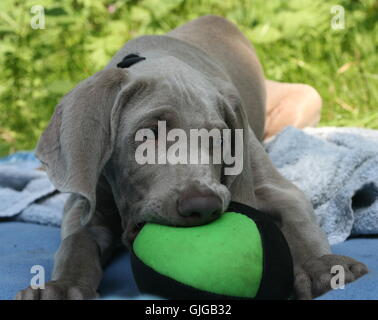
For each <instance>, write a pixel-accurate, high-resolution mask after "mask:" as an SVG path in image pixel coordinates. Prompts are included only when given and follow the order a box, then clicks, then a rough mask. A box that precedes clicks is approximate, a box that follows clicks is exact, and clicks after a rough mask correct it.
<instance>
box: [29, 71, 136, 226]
mask: <svg viewBox="0 0 378 320" xmlns="http://www.w3.org/2000/svg"><path fill="white" fill-rule="evenodd" d="M127 82H128V73H127V70H125V69H117V68H110V69H106V70H102V71H100V72H98V73H96V74H94V75H93V76H91V77H89V78H88V79H86V80H84V81H82V82H81V83H80V84H79V85H78V86H77V87H76V88H75V89H73V90H72V91H71V92H69V93H68V94H67V95H66V96H64V98H63V99H62V101H61V102H60V103H59V105H58V106H57V108H56V110H55V112H54V114H53V116H52V119H51V121H50V124H49V125H48V127H47V128H46V130H45V131H44V132H43V134H42V136H41V138H40V140H39V143H38V146H37V150H36V155H37V157H38V158H39V159H40V160H41V162H42V163H43V164H44V165H45V167H46V168H47V173H48V175H49V178H50V180H51V181H52V183H53V184H54V185H55V187H56V188H57V189H58V190H60V191H62V192H72V193H78V194H81V195H82V196H84V197H85V198H86V199H87V200H88V203H87V204H88V206H87V208H85V213H83V216H82V217H81V219H82V223H83V224H85V223H87V222H88V221H89V220H90V219H91V217H92V215H93V212H94V210H95V206H96V185H97V181H98V179H99V176H100V174H101V171H102V169H103V167H104V165H105V164H106V162H107V161H108V160H109V158H110V156H111V154H112V150H113V142H114V139H115V135H116V128H117V125H118V119H119V112H120V109H121V107H122V104H123V103H124V101H125V99H127V96H128V94H129V93H130V90H127V86H125V85H126V83H127Z"/></svg>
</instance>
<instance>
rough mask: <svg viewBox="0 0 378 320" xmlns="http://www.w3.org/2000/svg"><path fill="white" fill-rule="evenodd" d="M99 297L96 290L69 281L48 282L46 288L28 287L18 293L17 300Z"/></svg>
mask: <svg viewBox="0 0 378 320" xmlns="http://www.w3.org/2000/svg"><path fill="white" fill-rule="evenodd" d="M97 297H99V295H98V293H97V292H96V291H95V290H92V289H90V288H89V287H85V286H82V285H79V284H76V285H75V284H74V283H72V282H68V281H59V280H58V281H50V282H47V283H46V285H45V288H44V289H33V288H31V287H28V288H26V289H24V290H22V291H20V292H18V293H17V295H16V297H15V299H16V300H86V299H94V298H97Z"/></svg>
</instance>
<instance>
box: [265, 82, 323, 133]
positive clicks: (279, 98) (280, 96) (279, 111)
mask: <svg viewBox="0 0 378 320" xmlns="http://www.w3.org/2000/svg"><path fill="white" fill-rule="evenodd" d="M265 85H266V90H267V103H266V105H267V106H266V123H265V132H264V139H267V138H269V137H271V136H273V135H275V134H277V133H278V132H280V131H281V130H282V129H284V128H285V127H286V126H288V125H291V126H294V127H296V128H304V127H309V126H315V125H316V124H317V123H318V122H319V120H320V111H321V108H322V99H321V97H320V95H319V93H318V92H317V91H316V90H315V89H314V88H313V87H311V86H309V85H305V84H300V83H280V82H275V81H270V80H266V81H265Z"/></svg>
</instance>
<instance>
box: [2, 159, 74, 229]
mask: <svg viewBox="0 0 378 320" xmlns="http://www.w3.org/2000/svg"><path fill="white" fill-rule="evenodd" d="M39 166H40V163H39V161H38V160H37V159H36V158H35V156H34V154H33V153H31V152H19V153H15V154H13V155H11V156H9V157H7V158H3V159H1V160H0V218H8V219H9V218H13V219H14V220H19V221H26V222H34V223H39V224H44V225H53V226H60V223H61V220H62V214H63V207H64V203H65V201H66V199H67V197H68V194H63V193H59V192H57V190H56V188H55V187H54V186H53V185H52V184H51V182H50V180H49V179H48V177H47V174H46V172H44V171H40V170H35V169H34V168H37V167H39Z"/></svg>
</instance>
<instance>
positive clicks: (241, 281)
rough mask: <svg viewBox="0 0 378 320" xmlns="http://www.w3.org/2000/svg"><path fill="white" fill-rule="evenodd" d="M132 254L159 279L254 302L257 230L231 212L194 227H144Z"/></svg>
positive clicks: (259, 268)
mask: <svg viewBox="0 0 378 320" xmlns="http://www.w3.org/2000/svg"><path fill="white" fill-rule="evenodd" d="M133 249H134V252H135V254H136V255H137V256H138V257H139V259H141V260H142V261H143V262H144V263H145V264H147V265H148V266H149V267H151V268H153V269H154V270H155V271H157V272H159V273H160V274H163V275H165V276H167V277H170V278H173V279H175V280H176V281H179V282H181V283H184V284H186V285H189V286H192V287H194V288H197V289H200V290H205V291H208V292H213V293H217V294H223V295H229V296H236V297H249V298H253V297H254V296H255V295H256V293H257V291H258V289H259V286H260V281H261V277H262V274H263V251H262V242H261V237H260V233H259V230H258V228H257V226H256V224H255V223H254V222H253V220H251V219H250V218H248V217H247V216H245V215H243V214H240V213H235V212H227V213H225V214H223V215H222V216H221V217H220V218H219V219H217V220H216V221H214V222H212V223H210V224H207V225H202V226H197V227H171V226H165V225H159V224H153V223H148V224H146V225H145V226H144V227H143V228H142V230H141V231H140V233H139V234H138V236H137V238H136V239H135V241H134V244H133Z"/></svg>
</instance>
